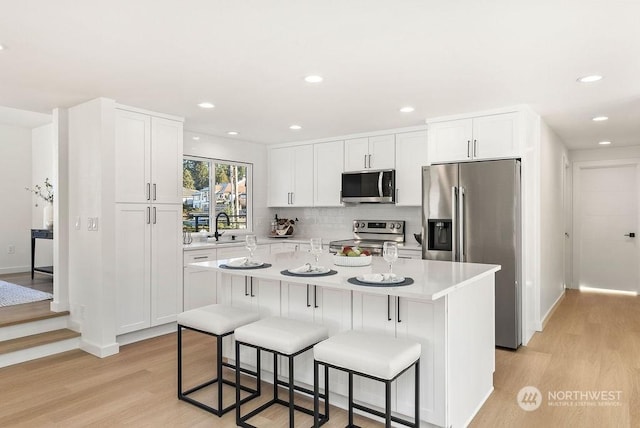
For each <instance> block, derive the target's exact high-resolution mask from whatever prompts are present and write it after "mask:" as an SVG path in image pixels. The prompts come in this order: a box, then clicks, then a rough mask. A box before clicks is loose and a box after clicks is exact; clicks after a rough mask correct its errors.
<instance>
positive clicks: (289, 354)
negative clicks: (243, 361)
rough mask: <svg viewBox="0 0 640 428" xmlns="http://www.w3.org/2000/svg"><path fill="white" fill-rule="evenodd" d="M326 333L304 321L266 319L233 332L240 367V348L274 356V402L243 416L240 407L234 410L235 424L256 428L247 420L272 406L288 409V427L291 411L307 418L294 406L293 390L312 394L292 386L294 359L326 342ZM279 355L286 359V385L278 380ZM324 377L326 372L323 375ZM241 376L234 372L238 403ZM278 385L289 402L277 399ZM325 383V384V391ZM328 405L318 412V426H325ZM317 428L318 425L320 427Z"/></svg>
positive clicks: (290, 422)
mask: <svg viewBox="0 0 640 428" xmlns="http://www.w3.org/2000/svg"><path fill="white" fill-rule="evenodd" d="M327 337H328V330H327V328H326V327H324V326H321V325H318V324H314V323H311V322H306V321H298V320H293V319H287V318H279V317H272V318H265V319H261V320H260V321H256V322H254V323H251V324H247V325H244V326H242V327H239V328H237V329H236V331H235V339H236V364H237V365H238V366H239V365H240V347H241V346H248V347H251V348H255V349H257V350H258V351H267V352H271V353H272V354H273V399H272V400H270V401H268V402H267V403H264V404H263V405H261V406H260V407H258V408H256V409H255V410H253V411H251V412H249V413H247V414H246V415H244V416H242V412H241V406H240V405H238V406H237V407H236V425H238V426H241V427H245V428H255V427H254V426H253V425H251V424H249V423H248V422H247V421H248V420H249V419H251V418H253V417H254V416H256V415H257V414H258V413H260V412H262V411H263V410H265V409H267V408H268V407H270V406H272V405H273V404H280V405H283V406H287V407H289V426H290V427H294V426H295V425H294V411H295V410H297V411H300V412H303V413H306V414H308V415H313V414H314V412H313V411H312V410H310V409H306V408H304V407H301V406H297V405H296V404H295V403H294V398H293V396H294V391H300V392H304V393H306V394H308V395H313V391H311V390H309V389H306V388H303V387H300V386H296V385H294V376H293V372H294V370H293V368H294V357H295V356H297V355H300V354H302V353H303V352H305V351H308V350H310V349H311V348H312V347H313V345H315V344H316V343H318V342H320V341H322V340H324V339H326V338H327ZM278 356H283V357H286V358H287V359H288V363H289V379H288V382H285V381H281V380H280V379H278ZM325 374H326V373H325ZM239 376H240V373H239V372H236V385H237V386H236V401H239V397H240V388H239V387H238V385H239V384H240V383H239ZM327 382H328V380H327ZM278 385H285V386H287V387H288V388H289V401H288V402H287V401H284V400H282V399H280V398H278ZM327 385H328V383H325V388H326V387H327ZM328 408H329V406H328V404H327V406H325V414H324V415H320V414H319V413H318V420H319V422H318V423H319V425H322V424H324V423H325V422H326V421H327V420H328V417H329V413H328ZM319 425H318V426H319Z"/></svg>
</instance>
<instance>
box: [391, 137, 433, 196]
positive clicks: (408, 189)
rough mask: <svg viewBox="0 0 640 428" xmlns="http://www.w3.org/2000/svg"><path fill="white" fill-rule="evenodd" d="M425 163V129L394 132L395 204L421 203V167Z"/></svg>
mask: <svg viewBox="0 0 640 428" xmlns="http://www.w3.org/2000/svg"><path fill="white" fill-rule="evenodd" d="M427 163H428V162H427V131H415V132H406V133H403V134H396V205H401V206H420V205H422V167H423V166H424V165H427Z"/></svg>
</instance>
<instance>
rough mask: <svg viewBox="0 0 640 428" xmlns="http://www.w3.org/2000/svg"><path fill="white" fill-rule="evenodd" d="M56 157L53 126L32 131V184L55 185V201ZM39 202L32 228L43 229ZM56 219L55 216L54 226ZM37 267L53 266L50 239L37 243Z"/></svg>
mask: <svg viewBox="0 0 640 428" xmlns="http://www.w3.org/2000/svg"><path fill="white" fill-rule="evenodd" d="M55 156H56V151H55V149H54V143H53V125H52V124H48V125H43V126H40V127H38V128H33V130H32V131H31V183H33V185H35V184H39V185H40V186H44V180H45V179H46V178H48V179H49V182H51V184H52V185H53V192H54V199H55V196H57V195H56V193H57V192H56V190H57V188H58V183H57V182H56V174H54V170H53V163H54V162H53V160H54V157H55ZM42 202H43V201H42V200H41V199H40V200H38V206H37V207H36V206H33V207H32V209H31V227H32V228H33V229H42V228H43V211H44V205H45V204H44V203H42ZM55 223H56V218H55V216H54V225H55ZM36 249H37V251H36V263H35V264H36V266H52V265H53V242H52V241H51V240H48V239H38V240H37V242H36Z"/></svg>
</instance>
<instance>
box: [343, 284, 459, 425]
mask: <svg viewBox="0 0 640 428" xmlns="http://www.w3.org/2000/svg"><path fill="white" fill-rule="evenodd" d="M444 318H445V314H444V304H443V302H442V301H436V302H428V301H424V300H419V299H408V298H405V297H401V298H399V297H394V296H388V295H383V294H368V293H360V292H354V293H353V329H354V330H361V329H366V330H367V331H377V332H382V333H385V334H389V335H392V336H395V337H399V338H400V337H402V338H406V339H410V340H413V341H416V342H419V343H420V344H421V346H422V354H421V359H420V371H421V373H422V375H421V385H420V388H421V389H420V417H421V418H422V419H425V420H427V421H429V422H430V423H434V424H436V425H441V426H443V425H444V421H445V406H444V399H445V397H444V394H443V393H442V391H445V390H446V389H445V376H444V373H445V355H444V353H443V352H436V350H440V351H442V350H443V349H445V339H444V337H445V333H444V332H445V325H444V322H443V320H444ZM425 374H426V375H425ZM427 379H433V380H434V381H435V388H433V389H430V388H428V382H426V380H427ZM413 385H414V370H413V369H411V370H409V371H407V372H406V373H404V374H403V375H402V376H401V377H400V378H399V379H398V380H397V381H396V383H394V385H393V386H392V400H391V406H392V409H393V410H394V411H397V412H399V413H402V414H404V415H407V416H408V417H412V416H413V414H414V413H413V406H414V396H413V390H414V388H413ZM354 396H356V397H362V398H361V400H363V401H366V402H368V403H371V404H374V405H376V406H380V407H384V386H383V385H382V384H381V383H380V382H375V381H372V380H369V379H366V378H362V377H354Z"/></svg>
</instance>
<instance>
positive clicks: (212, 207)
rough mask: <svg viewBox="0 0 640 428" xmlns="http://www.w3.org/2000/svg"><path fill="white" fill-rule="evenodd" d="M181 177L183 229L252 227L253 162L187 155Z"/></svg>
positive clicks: (245, 228) (210, 229)
mask: <svg viewBox="0 0 640 428" xmlns="http://www.w3.org/2000/svg"><path fill="white" fill-rule="evenodd" d="M182 177H183V184H182V185H183V188H182V225H183V228H184V230H187V231H190V232H200V231H210V232H213V230H215V225H214V222H215V221H216V218H217V219H218V230H222V229H227V230H228V229H236V230H240V229H242V230H251V221H250V219H251V207H250V203H249V201H250V200H251V198H250V195H251V192H250V190H251V178H250V177H251V164H246V163H240V162H228V161H220V160H216V159H206V158H196V157H185V158H184V159H183V161H182ZM222 213H224V214H226V215H227V216H228V218H229V222H228V223H227V219H226V217H225V216H224V215H223V214H222Z"/></svg>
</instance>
